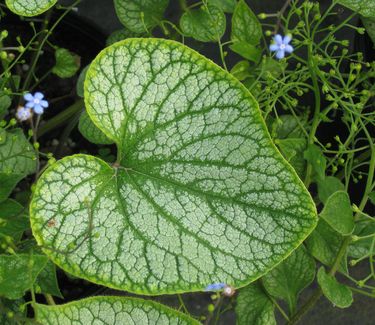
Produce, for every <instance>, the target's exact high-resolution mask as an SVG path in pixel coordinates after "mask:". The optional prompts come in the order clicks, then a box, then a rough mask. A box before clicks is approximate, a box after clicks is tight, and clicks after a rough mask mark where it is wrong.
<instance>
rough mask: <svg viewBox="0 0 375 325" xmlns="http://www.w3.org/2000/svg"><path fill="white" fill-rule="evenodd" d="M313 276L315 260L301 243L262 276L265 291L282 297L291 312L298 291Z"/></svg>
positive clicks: (293, 309)
mask: <svg viewBox="0 0 375 325" xmlns="http://www.w3.org/2000/svg"><path fill="white" fill-rule="evenodd" d="M314 277H315V261H314V259H313V258H312V257H311V256H310V255H309V253H308V252H307V251H306V249H305V247H304V246H303V245H302V246H300V247H299V248H298V249H296V250H295V251H294V252H293V253H292V254H291V255H290V256H289V257H288V258H287V259H286V260H285V261H283V262H281V263H280V264H279V265H278V266H276V267H275V268H274V269H273V270H271V272H268V273H267V274H266V275H265V276H264V277H263V278H262V281H263V284H264V287H265V288H266V290H267V292H268V293H270V294H271V295H272V296H274V297H276V298H279V299H284V300H285V301H286V302H287V303H288V306H289V310H290V312H291V313H294V312H295V308H296V306H297V299H298V295H299V294H300V292H301V291H302V290H303V289H304V288H306V287H307V286H308V285H309V284H310V283H311V282H312V281H313V280H314Z"/></svg>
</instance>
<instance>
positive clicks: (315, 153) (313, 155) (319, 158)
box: [303, 144, 327, 181]
mask: <svg viewBox="0 0 375 325" xmlns="http://www.w3.org/2000/svg"><path fill="white" fill-rule="evenodd" d="M303 157H304V158H305V159H306V160H307V161H308V162H309V163H310V164H311V166H312V168H313V170H314V172H315V175H316V180H317V181H322V180H324V178H325V170H326V164H327V161H326V158H325V157H324V155H323V152H322V150H321V149H320V148H319V147H318V146H316V145H315V144H310V145H309V146H308V148H307V150H306V151H305V152H304V154H303Z"/></svg>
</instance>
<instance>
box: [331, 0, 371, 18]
mask: <svg viewBox="0 0 375 325" xmlns="http://www.w3.org/2000/svg"><path fill="white" fill-rule="evenodd" d="M337 2H338V3H341V4H342V5H343V6H345V7H348V8H350V9H351V10H353V11H356V12H358V13H359V14H361V15H362V16H365V17H375V1H374V0H338V1H337Z"/></svg>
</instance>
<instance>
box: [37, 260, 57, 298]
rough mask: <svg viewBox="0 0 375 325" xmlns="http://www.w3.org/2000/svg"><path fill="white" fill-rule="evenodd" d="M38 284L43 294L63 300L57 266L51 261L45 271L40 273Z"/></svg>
mask: <svg viewBox="0 0 375 325" xmlns="http://www.w3.org/2000/svg"><path fill="white" fill-rule="evenodd" d="M36 284H37V285H38V286H39V287H40V289H41V293H44V294H50V295H53V296H56V297H59V298H63V296H62V294H61V292H60V289H59V284H58V283H57V278H56V266H55V264H53V263H52V262H51V261H48V262H47V264H46V266H45V267H44V268H43V270H42V271H40V273H39V275H38V278H37V280H36Z"/></svg>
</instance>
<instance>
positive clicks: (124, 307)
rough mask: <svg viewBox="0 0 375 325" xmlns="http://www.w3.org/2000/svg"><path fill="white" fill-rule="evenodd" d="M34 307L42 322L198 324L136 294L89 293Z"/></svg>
mask: <svg viewBox="0 0 375 325" xmlns="http://www.w3.org/2000/svg"><path fill="white" fill-rule="evenodd" d="M35 308H36V310H37V321H38V322H39V323H41V324H43V325H70V324H77V325H78V324H81V325H88V324H98V325H99V324H100V325H113V324H142V325H143V324H150V325H151V324H154V325H164V324H170V325H172V324H174V325H199V324H200V323H199V322H197V321H195V320H194V319H192V318H190V317H188V316H187V315H185V314H183V313H180V312H177V311H176V310H174V309H172V308H169V307H166V306H163V305H161V304H158V303H156V302H153V301H151V300H144V299H136V298H124V297H108V296H106V297H93V298H87V299H82V300H79V301H75V302H72V303H68V304H65V305H59V306H47V305H40V304H36V305H35Z"/></svg>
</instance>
